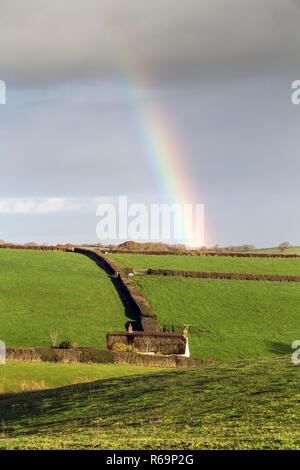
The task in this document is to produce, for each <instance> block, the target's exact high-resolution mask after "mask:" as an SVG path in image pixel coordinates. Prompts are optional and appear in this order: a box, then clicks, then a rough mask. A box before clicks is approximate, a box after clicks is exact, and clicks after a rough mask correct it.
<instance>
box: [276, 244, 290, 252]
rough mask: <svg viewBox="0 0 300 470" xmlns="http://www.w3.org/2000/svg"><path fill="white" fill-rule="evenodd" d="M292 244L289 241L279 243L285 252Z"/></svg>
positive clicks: (281, 249)
mask: <svg viewBox="0 0 300 470" xmlns="http://www.w3.org/2000/svg"><path fill="white" fill-rule="evenodd" d="M290 246H291V244H290V243H289V242H282V243H280V245H279V247H278V248H279V249H280V251H281V253H283V252H284V251H285V250H287V249H288V248H289V247H290Z"/></svg>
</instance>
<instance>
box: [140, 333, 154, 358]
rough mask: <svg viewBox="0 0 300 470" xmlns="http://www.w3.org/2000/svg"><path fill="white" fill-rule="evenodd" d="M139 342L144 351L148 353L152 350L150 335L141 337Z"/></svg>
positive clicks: (152, 344)
mask: <svg viewBox="0 0 300 470" xmlns="http://www.w3.org/2000/svg"><path fill="white" fill-rule="evenodd" d="M140 344H141V347H142V349H143V350H144V351H145V353H147V354H149V353H150V352H152V351H153V348H154V343H153V341H152V338H151V337H150V336H143V337H142V338H141V341H140Z"/></svg>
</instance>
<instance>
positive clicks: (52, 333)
mask: <svg viewBox="0 0 300 470" xmlns="http://www.w3.org/2000/svg"><path fill="white" fill-rule="evenodd" d="M49 335H50V338H51V341H52V347H53V348H56V347H57V342H58V341H57V340H58V335H59V329H58V327H56V328H52V330H50V331H49Z"/></svg>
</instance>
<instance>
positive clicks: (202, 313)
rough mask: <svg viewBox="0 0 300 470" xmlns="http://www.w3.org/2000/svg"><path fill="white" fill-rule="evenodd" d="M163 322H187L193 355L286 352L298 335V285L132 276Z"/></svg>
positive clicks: (218, 356)
mask: <svg viewBox="0 0 300 470" xmlns="http://www.w3.org/2000/svg"><path fill="white" fill-rule="evenodd" d="M134 281H135V282H136V283H137V285H138V287H139V288H140V290H141V292H142V293H143V294H144V296H145V297H146V298H147V299H148V300H149V301H150V304H151V306H152V308H153V311H154V312H155V313H156V314H157V316H158V318H159V320H160V323H161V325H162V326H164V325H167V326H168V327H169V328H170V326H171V325H174V326H175V329H176V330H177V331H182V329H183V326H184V324H190V325H191V327H190V335H189V337H190V349H191V355H192V356H195V357H199V358H203V359H216V360H222V361H224V360H236V359H248V358H259V357H265V356H271V355H274V354H280V353H282V352H287V351H289V350H290V349H289V348H290V345H291V343H292V341H294V340H296V339H300V287H299V285H298V283H280V282H259V281H232V280H220V279H192V278H171V277H160V276H144V277H135V278H134Z"/></svg>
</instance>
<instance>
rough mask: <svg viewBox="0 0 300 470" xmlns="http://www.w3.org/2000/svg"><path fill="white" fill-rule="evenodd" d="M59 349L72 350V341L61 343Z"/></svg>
mask: <svg viewBox="0 0 300 470" xmlns="http://www.w3.org/2000/svg"><path fill="white" fill-rule="evenodd" d="M59 349H71V343H70V341H63V342H62V343H60V345H59Z"/></svg>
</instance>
